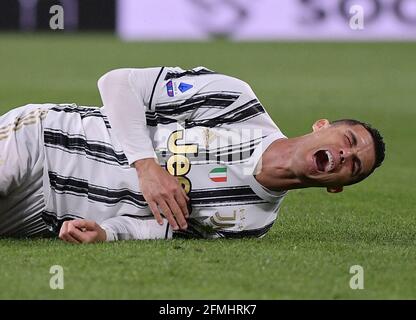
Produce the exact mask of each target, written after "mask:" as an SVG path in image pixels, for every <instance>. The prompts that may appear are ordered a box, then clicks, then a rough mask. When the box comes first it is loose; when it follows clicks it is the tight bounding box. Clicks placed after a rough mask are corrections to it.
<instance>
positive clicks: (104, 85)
mask: <svg viewBox="0 0 416 320" xmlns="http://www.w3.org/2000/svg"><path fill="white" fill-rule="evenodd" d="M129 74H130V69H114V70H111V71H108V72H107V73H105V74H103V75H102V76H101V77H100V79H98V82H97V85H98V89H99V90H100V92H103V91H105V90H107V89H109V88H111V87H113V86H115V85H120V84H123V83H124V82H128V77H129Z"/></svg>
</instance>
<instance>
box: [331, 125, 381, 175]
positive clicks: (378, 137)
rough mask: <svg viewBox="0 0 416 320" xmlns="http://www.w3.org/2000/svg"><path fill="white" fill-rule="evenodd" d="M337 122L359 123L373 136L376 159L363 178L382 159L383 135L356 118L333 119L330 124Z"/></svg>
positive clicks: (377, 165)
mask: <svg viewBox="0 0 416 320" xmlns="http://www.w3.org/2000/svg"><path fill="white" fill-rule="evenodd" d="M337 124H347V125H351V126H356V125H361V126H363V127H364V128H365V129H366V130H367V131H368V132H369V133H370V135H371V137H372V138H373V142H374V151H375V154H376V161H375V163H374V165H373V167H372V169H371V170H370V172H369V173H368V174H367V175H366V176H365V177H363V179H364V178H366V177H368V176H369V175H370V174H371V173H373V171H374V170H375V169H376V168H378V167H380V166H381V164H382V163H383V161H384V157H385V152H386V145H385V143H384V140H383V136H382V135H381V134H380V132H379V131H378V130H377V129H375V128H373V127H372V126H371V125H370V124H368V123H365V122H361V121H358V120H354V119H340V120H335V121H332V122H331V125H337Z"/></svg>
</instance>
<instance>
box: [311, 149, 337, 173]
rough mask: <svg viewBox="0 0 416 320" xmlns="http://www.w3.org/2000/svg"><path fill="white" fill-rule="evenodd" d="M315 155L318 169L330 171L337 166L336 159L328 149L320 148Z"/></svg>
mask: <svg viewBox="0 0 416 320" xmlns="http://www.w3.org/2000/svg"><path fill="white" fill-rule="evenodd" d="M314 156H315V163H316V168H317V169H318V171H320V172H330V171H331V170H333V169H334V168H335V159H334V157H333V156H332V154H331V152H329V151H328V150H319V151H317V152H316V153H315V155H314Z"/></svg>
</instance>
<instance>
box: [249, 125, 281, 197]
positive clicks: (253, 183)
mask: <svg viewBox="0 0 416 320" xmlns="http://www.w3.org/2000/svg"><path fill="white" fill-rule="evenodd" d="M279 139H286V136H284V135H283V134H282V133H281V132H280V131H278V132H275V133H272V134H270V135H268V136H266V137H265V138H264V139H263V140H262V141H261V143H259V145H258V146H257V147H256V149H255V150H254V152H253V154H252V155H251V157H250V160H249V162H248V163H246V164H245V166H244V177H245V179H246V181H247V183H248V184H249V185H250V187H251V189H253V191H254V192H255V193H256V194H257V195H258V196H259V197H260V198H262V199H263V200H266V201H268V202H278V201H280V200H281V199H282V198H283V197H284V196H285V195H286V193H287V191H280V192H276V191H271V190H269V189H267V188H266V187H264V186H262V185H261V184H260V183H259V182H258V181H257V180H256V178H255V177H254V175H253V174H254V170H255V168H256V166H257V163H258V162H259V160H260V159H261V156H262V155H263V153H264V151H266V149H267V148H268V147H269V146H270V145H271V144H272V143H273V142H274V141H276V140H279Z"/></svg>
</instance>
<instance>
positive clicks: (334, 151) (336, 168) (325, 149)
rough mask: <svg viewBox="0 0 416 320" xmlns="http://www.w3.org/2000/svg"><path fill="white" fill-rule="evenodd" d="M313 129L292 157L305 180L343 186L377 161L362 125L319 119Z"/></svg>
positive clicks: (372, 144)
mask: <svg viewBox="0 0 416 320" xmlns="http://www.w3.org/2000/svg"><path fill="white" fill-rule="evenodd" d="M313 129H314V132H312V133H310V134H308V135H306V136H304V138H305V139H304V142H303V143H302V146H301V148H299V151H298V154H297V156H296V157H295V158H296V159H297V160H296V161H295V162H296V164H295V168H297V170H299V171H300V172H298V173H301V176H302V177H303V178H304V179H305V180H306V181H308V182H309V183H311V184H312V185H314V186H318V187H342V186H345V185H350V184H353V183H356V182H359V181H361V180H362V179H364V178H365V177H366V176H367V175H368V174H369V173H370V172H371V170H372V168H373V166H374V164H375V161H376V154H375V149H374V141H373V138H372V136H371V134H370V133H369V132H368V131H367V129H365V128H364V127H363V126H362V125H350V124H345V123H341V124H334V125H331V124H329V123H328V121H327V120H319V121H317V122H316V123H315V124H314V127H313ZM302 173H303V174H302Z"/></svg>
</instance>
